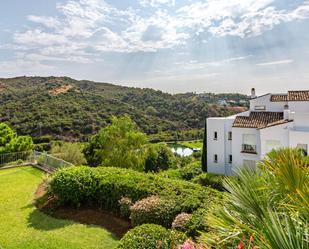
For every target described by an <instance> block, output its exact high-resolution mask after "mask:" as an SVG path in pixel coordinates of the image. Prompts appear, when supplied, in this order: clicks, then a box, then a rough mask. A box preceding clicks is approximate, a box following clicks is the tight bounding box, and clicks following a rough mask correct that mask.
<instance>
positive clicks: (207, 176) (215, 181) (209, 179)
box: [193, 173, 225, 191]
mask: <svg viewBox="0 0 309 249" xmlns="http://www.w3.org/2000/svg"><path fill="white" fill-rule="evenodd" d="M224 178H225V177H224V176H222V175H217V174H212V173H203V174H201V175H198V176H197V177H195V178H194V179H193V182H194V183H198V184H200V185H202V186H206V187H211V188H214V189H217V190H220V191H223V190H224V187H223V184H222V181H223V179H224Z"/></svg>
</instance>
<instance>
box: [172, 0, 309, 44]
mask: <svg viewBox="0 0 309 249" xmlns="http://www.w3.org/2000/svg"><path fill="white" fill-rule="evenodd" d="M273 2H275V1H274V0H259V1H256V0H246V1H243V0H233V1H228V0H208V1H207V2H195V3H192V4H191V5H187V6H185V7H183V8H181V9H179V10H178V17H179V20H180V23H181V24H182V25H183V26H186V27H190V28H195V29H196V30H198V32H205V31H208V32H210V33H211V34H212V35H214V36H226V35H231V36H239V37H242V38H244V37H252V36H258V35H260V34H262V33H263V32H265V31H266V30H270V29H272V28H273V27H274V26H276V25H278V24H280V23H282V22H289V21H293V20H295V19H307V18H309V2H308V1H306V2H304V3H303V4H302V5H301V6H299V7H297V8H296V9H294V10H279V9H277V8H276V7H275V6H273V5H271V4H272V3H273Z"/></svg>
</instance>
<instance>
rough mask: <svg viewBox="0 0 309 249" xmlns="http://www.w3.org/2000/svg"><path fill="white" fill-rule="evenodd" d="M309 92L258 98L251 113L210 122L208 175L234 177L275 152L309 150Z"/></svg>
mask: <svg viewBox="0 0 309 249" xmlns="http://www.w3.org/2000/svg"><path fill="white" fill-rule="evenodd" d="M308 144H309V90H308V91H289V92H288V93H287V94H270V93H268V94H265V95H262V96H259V97H256V96H255V89H252V92H251V100H250V109H249V111H246V112H243V113H239V114H237V115H234V116H230V117H225V118H208V119H207V165H208V172H213V173H219V174H225V175H231V174H233V172H234V171H235V170H236V169H237V168H238V167H242V166H247V167H255V165H256V162H257V161H258V160H260V159H262V158H263V157H264V156H265V155H266V154H267V153H268V152H270V151H271V150H273V149H278V148H284V147H291V148H295V147H298V148H302V149H304V150H305V151H306V152H307V151H308Z"/></svg>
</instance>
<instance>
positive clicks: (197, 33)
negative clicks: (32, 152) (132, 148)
mask: <svg viewBox="0 0 309 249" xmlns="http://www.w3.org/2000/svg"><path fill="white" fill-rule="evenodd" d="M21 75H27V76H50V75H53V76H69V77H72V78H75V79H87V80H94V81H99V82H110V83H114V84H121V85H128V86H134V87H150V88H155V89H160V90H162V91H166V92H171V93H179V92H240V93H248V94H249V92H250V89H251V88H252V87H255V88H256V89H257V93H258V94H263V93H267V92H274V93H281V92H286V91H287V90H291V89H309V1H308V0H305V1H299V0H27V1H23V0H1V3H0V77H15V76H21Z"/></svg>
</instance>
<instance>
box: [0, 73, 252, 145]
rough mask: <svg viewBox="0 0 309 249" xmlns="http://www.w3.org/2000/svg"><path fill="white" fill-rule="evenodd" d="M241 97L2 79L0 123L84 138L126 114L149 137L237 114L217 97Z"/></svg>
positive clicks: (237, 97) (36, 133)
mask: <svg viewBox="0 0 309 249" xmlns="http://www.w3.org/2000/svg"><path fill="white" fill-rule="evenodd" d="M222 98H223V99H226V98H228V99H231V100H234V101H239V100H244V99H246V96H244V95H239V94H225V95H215V94H194V93H187V94H175V95H171V94H168V93H163V92H161V91H156V90H152V89H140V88H130V87H123V86H117V85H112V84H107V83H96V82H91V81H84V80H83V81H77V80H74V79H71V78H68V77H18V78H11V79H0V122H5V123H7V124H9V125H11V126H12V127H13V128H14V129H15V130H16V131H17V132H18V134H27V135H28V134H29V135H32V136H33V137H40V136H43V135H52V136H53V137H54V138H60V139H67V140H85V139H86V138H88V137H89V136H90V135H92V134H94V133H96V132H97V131H98V130H99V129H100V128H102V127H105V126H106V125H107V124H108V123H109V122H110V118H111V116H112V115H115V116H120V115H124V114H129V115H130V116H131V117H132V118H133V119H134V121H135V122H136V123H137V125H138V126H139V127H140V128H141V129H142V130H143V131H144V132H146V133H147V134H157V133H167V134H172V133H175V132H176V131H183V130H190V129H200V128H202V127H203V122H204V118H206V117H209V116H225V115H229V114H232V113H234V112H235V111H239V109H237V108H236V109H235V108H232V107H230V108H229V107H220V106H218V105H216V104H214V103H217V101H218V100H219V99H222Z"/></svg>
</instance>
